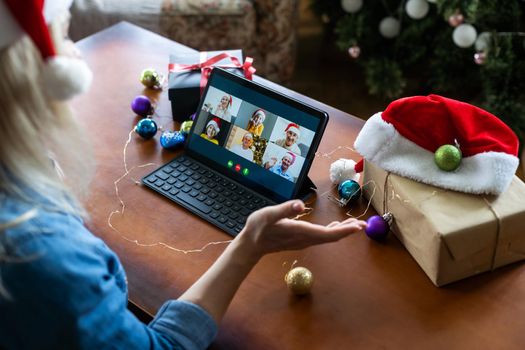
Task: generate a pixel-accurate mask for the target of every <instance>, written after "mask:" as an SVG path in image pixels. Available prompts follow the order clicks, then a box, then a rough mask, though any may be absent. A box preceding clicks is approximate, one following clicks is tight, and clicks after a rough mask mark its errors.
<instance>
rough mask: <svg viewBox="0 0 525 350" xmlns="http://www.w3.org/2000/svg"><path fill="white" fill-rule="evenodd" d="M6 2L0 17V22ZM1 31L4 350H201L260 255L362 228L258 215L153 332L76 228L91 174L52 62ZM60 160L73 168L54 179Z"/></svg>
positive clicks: (100, 250) (98, 247)
mask: <svg viewBox="0 0 525 350" xmlns="http://www.w3.org/2000/svg"><path fill="white" fill-rule="evenodd" d="M3 1H4V0H0V16H4V15H5V14H6V13H7V11H6V6H4V3H3ZM15 2H16V1H12V3H15ZM49 2H50V1H46V5H47V3H49ZM6 3H7V2H6ZM28 3H29V1H25V2H24V6H23V8H22V10H24V11H27V6H29V5H28ZM38 3H39V1H38V0H35V1H34V3H33V5H34V6H36V8H38ZM26 13H27V14H29V13H31V11H27V12H26ZM35 13H38V12H35ZM28 16H29V15H28ZM32 21H33V22H32V23H36V22H37V21H36V20H35V19H32ZM6 23H8V21H4V18H2V17H0V44H1V46H0V71H1V73H2V79H0V208H1V209H0V348H1V349H109V348H111V349H205V348H206V347H207V346H208V345H209V344H210V343H211V341H212V340H213V337H214V336H215V334H216V332H217V324H218V323H219V322H220V320H221V319H222V317H223V315H224V313H225V312H226V309H227V307H228V305H229V304H230V302H231V300H232V298H233V296H234V294H235V292H236V290H237V289H238V287H239V285H240V284H241V282H242V281H243V279H244V278H245V277H246V275H247V274H248V273H249V272H250V270H251V269H252V267H253V266H254V265H255V264H256V263H257V261H258V260H259V259H260V258H261V257H262V256H263V255H265V254H267V253H270V252H276V251H280V250H285V249H301V248H304V247H307V246H310V245H313V244H319V243H324V242H330V241H336V240H338V239H341V238H343V237H345V236H347V235H349V234H350V233H352V232H356V231H358V230H361V229H362V228H363V227H364V225H365V224H364V223H363V222H361V221H356V220H352V219H350V220H347V221H344V222H341V223H339V222H334V223H332V224H330V225H328V226H327V227H324V226H319V225H314V224H310V223H307V222H303V221H297V220H290V219H287V217H291V216H295V215H297V214H299V213H301V212H302V211H303V210H304V204H303V203H302V202H301V201H290V202H286V203H283V204H280V205H277V206H273V207H267V208H264V209H262V210H260V211H258V212H256V213H254V214H253V215H252V216H250V217H249V218H248V220H247V223H246V226H245V228H244V229H243V230H242V231H241V233H240V234H239V235H238V236H237V237H236V238H235V239H234V240H233V242H232V243H231V244H230V245H229V246H228V247H227V248H226V249H225V251H224V252H223V254H222V255H221V256H220V257H219V258H218V260H217V261H216V262H215V263H214V264H213V265H212V267H211V268H210V269H209V270H208V271H207V272H206V273H205V274H204V275H203V276H202V277H201V278H200V279H199V280H198V281H197V282H196V283H195V284H194V285H192V286H191V287H190V288H189V289H188V290H187V291H186V292H185V293H184V294H183V295H182V296H181V297H180V298H179V299H178V300H169V301H167V302H166V303H165V304H164V305H163V306H162V307H161V309H160V310H159V312H158V313H157V315H156V317H155V319H154V320H153V322H152V323H150V324H149V325H145V324H143V323H141V322H140V321H139V320H138V319H137V318H136V317H135V316H134V315H133V314H132V313H131V312H129V311H128V310H127V308H126V304H127V286H126V278H125V273H124V271H123V268H122V265H121V264H120V262H119V260H118V258H117V256H116V255H115V253H113V252H112V251H111V250H110V249H109V248H108V247H107V246H106V245H105V244H104V242H102V241H101V240H100V239H98V238H96V237H95V236H94V235H92V234H91V233H90V232H89V231H88V230H87V229H86V228H85V227H84V225H83V221H82V220H83V219H82V218H83V217H85V212H84V210H83V209H82V206H81V204H80V202H79V201H78V200H77V199H76V198H78V197H77V195H78V193H76V192H78V191H77V190H78V189H81V188H87V183H88V181H89V176H87V175H89V173H90V172H89V171H87V169H91V166H90V165H89V164H90V162H89V161H88V157H87V153H86V147H85V145H86V143H85V142H84V141H83V138H82V133H81V131H82V129H81V128H78V127H77V126H76V124H75V122H74V119H73V118H72V117H71V115H70V113H68V109H67V106H65V105H64V104H60V103H58V102H57V101H56V96H58V95H59V94H55V93H56V91H55V90H54V89H48V88H45V89H44V88H43V87H42V85H41V82H42V79H41V78H43V75H45V73H44V72H46V71H47V65H48V63H49V60H48V61H46V62H45V63H44V62H43V60H42V58H41V57H42V56H43V57H46V56H44V55H43V52H42V50H41V48H40V47H39V49H40V51H38V50H36V48H35V45H34V44H33V42H32V41H31V40H30V39H29V38H28V36H27V35H25V34H23V33H20V35H18V36H16V38H14V39H13V40H7V39H6V38H5V37H4V36H5V34H6V33H9V30H6V29H5V28H3V27H2V26H5V25H6ZM43 23H45V22H43ZM44 27H45V25H44ZM60 27H61V26H57V27H56V28H60ZM54 28H55V27H54ZM10 30H11V32H10V33H13V31H16V30H20V27H14V29H13V27H12V28H10ZM42 30H44V28H40V29H39V33H41V32H42ZM63 34H64V33H58V35H56V37H57V38H59V40H62V38H63V37H64V35H63ZM58 44H62V42H58ZM62 47H63V46H62V45H59V46H57V48H62ZM74 72H75V74H76V71H74ZM44 78H45V77H44ZM44 80H45V79H44ZM61 87H62V85H59V88H61ZM51 90H53V91H54V93H53V96H55V98H51V96H50V95H51V94H50V92H51ZM69 90H70V87H68V89H67V91H69ZM50 159H53V161H51V160H50ZM80 160H81V161H80ZM59 161H63V165H71V166H72V167H71V168H65V167H64V168H62V169H61V170H60V171H59V169H60V168H59V167H58V165H57V164H58V162H59ZM61 174H63V175H61ZM81 185H82V186H81Z"/></svg>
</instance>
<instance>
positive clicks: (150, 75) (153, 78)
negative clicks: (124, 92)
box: [140, 68, 161, 89]
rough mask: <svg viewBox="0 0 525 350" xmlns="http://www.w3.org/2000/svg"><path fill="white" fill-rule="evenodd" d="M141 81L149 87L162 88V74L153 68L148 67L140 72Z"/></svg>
mask: <svg viewBox="0 0 525 350" xmlns="http://www.w3.org/2000/svg"><path fill="white" fill-rule="evenodd" d="M140 82H141V83H142V85H144V86H145V87H148V88H157V89H158V88H160V86H161V83H160V75H159V73H157V71H156V70H155V69H153V68H146V69H144V70H143V71H142V73H140Z"/></svg>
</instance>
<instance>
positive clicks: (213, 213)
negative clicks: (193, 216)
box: [210, 211, 219, 219]
mask: <svg viewBox="0 0 525 350" xmlns="http://www.w3.org/2000/svg"><path fill="white" fill-rule="evenodd" d="M210 216H211V217H212V218H214V219H216V218H217V217H218V216H219V213H218V212H216V211H212V212H211V214H210Z"/></svg>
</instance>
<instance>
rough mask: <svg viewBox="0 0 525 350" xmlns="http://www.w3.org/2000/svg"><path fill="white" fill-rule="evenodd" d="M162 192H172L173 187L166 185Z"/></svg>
mask: <svg viewBox="0 0 525 350" xmlns="http://www.w3.org/2000/svg"><path fill="white" fill-rule="evenodd" d="M162 190H164V191H166V192H168V191H169V190H171V185H164V186H162Z"/></svg>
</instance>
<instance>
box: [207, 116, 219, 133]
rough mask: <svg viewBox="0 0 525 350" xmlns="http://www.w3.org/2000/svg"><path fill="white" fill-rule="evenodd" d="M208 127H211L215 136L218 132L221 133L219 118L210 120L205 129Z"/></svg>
mask: <svg viewBox="0 0 525 350" xmlns="http://www.w3.org/2000/svg"><path fill="white" fill-rule="evenodd" d="M210 125H211V126H213V128H214V129H215V132H216V133H217V134H218V133H219V131H221V120H220V119H219V118H213V119H210V121H209V122H208V124H206V128H208V126H210Z"/></svg>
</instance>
